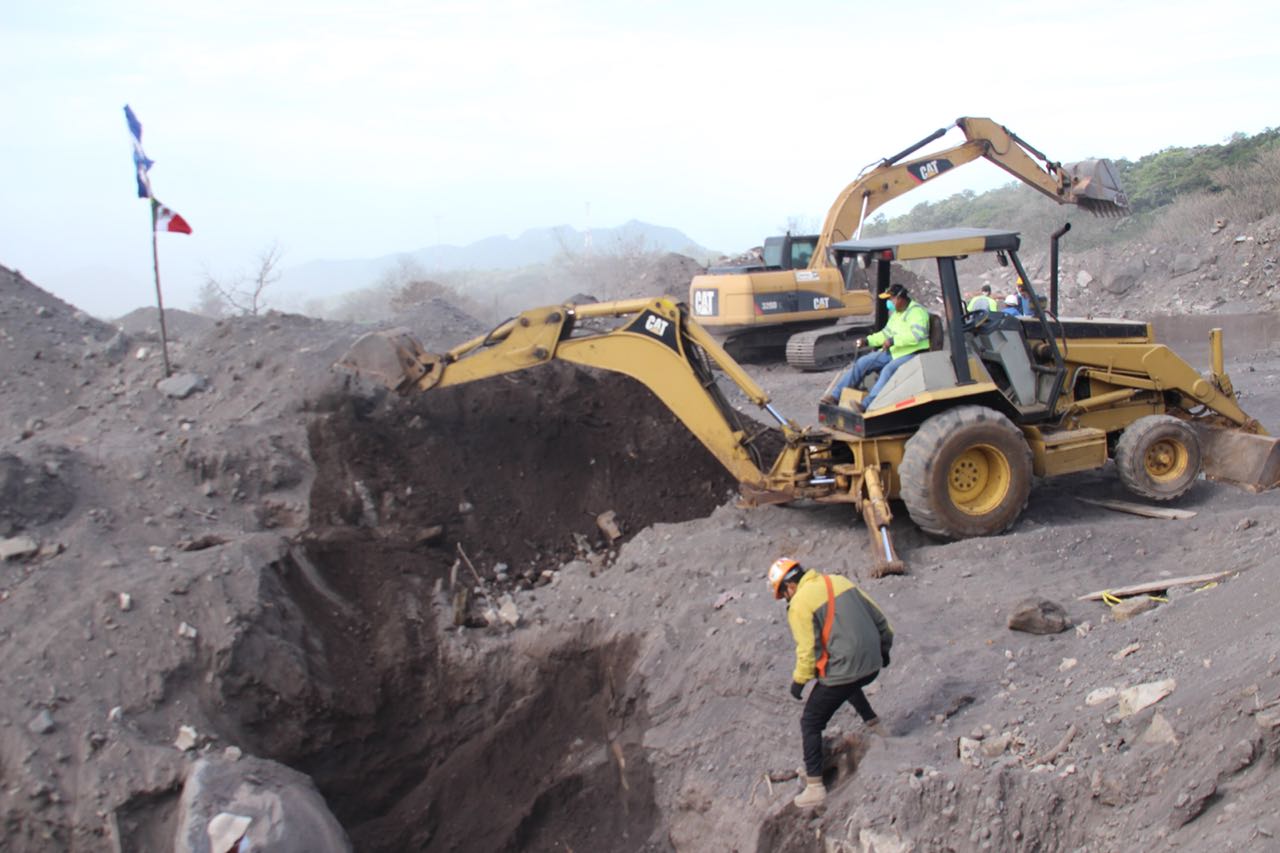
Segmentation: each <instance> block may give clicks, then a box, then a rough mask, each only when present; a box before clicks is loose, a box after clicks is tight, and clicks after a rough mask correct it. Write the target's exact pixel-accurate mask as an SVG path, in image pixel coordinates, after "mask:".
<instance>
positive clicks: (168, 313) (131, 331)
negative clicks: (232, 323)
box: [115, 308, 218, 342]
mask: <svg viewBox="0 0 1280 853" xmlns="http://www.w3.org/2000/svg"><path fill="white" fill-rule="evenodd" d="M217 322H218V321H217V320H215V319H214V318H212V317H205V316H204V315H202V314H193V313H192V312H190V311H183V310H181V309H180V308H166V309H164V331H165V335H166V336H167V337H168V338H169V340H171V341H177V340H186V339H189V338H194V337H196V336H197V335H200V334H202V333H204V332H207V331H208V330H209V329H210V328H212V327H213V326H214V324H216V323H217ZM115 325H116V326H118V327H119V328H120V330H121V331H123V332H124V333H125V334H126V335H128V336H130V337H131V338H136V339H138V340H143V341H151V342H154V341H158V340H160V311H159V310H158V309H156V308H135V309H134V310H132V311H130V312H129V313H128V314H125V315H124V316H123V317H119V318H117V319H116V321H115Z"/></svg>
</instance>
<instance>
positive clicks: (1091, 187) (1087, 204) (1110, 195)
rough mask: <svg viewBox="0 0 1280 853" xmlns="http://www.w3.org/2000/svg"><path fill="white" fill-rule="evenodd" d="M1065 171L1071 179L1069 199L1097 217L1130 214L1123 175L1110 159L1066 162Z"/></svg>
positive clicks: (1063, 168)
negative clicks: (1121, 180) (1121, 181)
mask: <svg viewBox="0 0 1280 853" xmlns="http://www.w3.org/2000/svg"><path fill="white" fill-rule="evenodd" d="M1062 170H1063V171H1064V172H1065V173H1066V174H1067V176H1069V177H1070V178H1071V195H1070V197H1069V198H1068V200H1069V201H1073V202H1075V203H1076V204H1078V205H1079V206H1080V207H1083V208H1084V209H1085V210H1087V211H1089V212H1090V213H1092V214H1095V215H1097V216H1125V215H1127V214H1128V213H1129V197H1128V196H1126V195H1125V194H1124V190H1122V189H1120V177H1119V175H1117V174H1116V167H1115V166H1113V165H1112V164H1111V161H1110V160H1081V161H1080V162H1078V163H1065V164H1063V166H1062Z"/></svg>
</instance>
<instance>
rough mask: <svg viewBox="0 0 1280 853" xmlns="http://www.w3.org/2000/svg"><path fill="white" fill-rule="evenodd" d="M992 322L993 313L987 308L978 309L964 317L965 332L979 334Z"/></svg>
mask: <svg viewBox="0 0 1280 853" xmlns="http://www.w3.org/2000/svg"><path fill="white" fill-rule="evenodd" d="M990 322H991V312H990V311H988V310H987V309H986V308H977V309H975V310H973V311H970V312H968V313H967V314H965V315H964V324H963V325H964V330H965V331H966V332H977V331H979V330H980V329H982V327H983V326H985V325H987V324H988V323H990Z"/></svg>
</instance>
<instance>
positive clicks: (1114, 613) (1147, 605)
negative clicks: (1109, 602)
mask: <svg viewBox="0 0 1280 853" xmlns="http://www.w3.org/2000/svg"><path fill="white" fill-rule="evenodd" d="M1159 605H1160V602H1158V601H1156V600H1155V599H1154V598H1152V597H1151V596H1149V595H1140V596H1136V597H1134V598H1126V599H1124V600H1123V601H1121V602H1120V603H1119V604H1117V605H1116V606H1115V607H1112V608H1111V618H1112V619H1114V620H1115V621H1117V622H1123V621H1125V620H1126V619H1132V618H1133V617H1135V616H1137V615H1138V614H1139V613H1146V612H1147V611H1148V610H1155V609H1156V607H1158V606H1159Z"/></svg>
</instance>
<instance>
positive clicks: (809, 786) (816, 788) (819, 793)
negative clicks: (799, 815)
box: [791, 776, 827, 809]
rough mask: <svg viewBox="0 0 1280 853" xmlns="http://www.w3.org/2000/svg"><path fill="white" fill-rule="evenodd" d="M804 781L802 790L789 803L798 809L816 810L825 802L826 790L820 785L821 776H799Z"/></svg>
mask: <svg viewBox="0 0 1280 853" xmlns="http://www.w3.org/2000/svg"><path fill="white" fill-rule="evenodd" d="M800 778H801V779H804V782H805V785H804V790H803V791H801V792H800V796H798V797H796V798H795V799H794V800H792V801H791V802H793V803H795V804H796V808H798V809H816V808H817V807H818V806H820V805H822V804H823V803H825V802H826V801H827V789H826V788H825V787H824V786H823V784H822V777H821V776H801V777H800Z"/></svg>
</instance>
